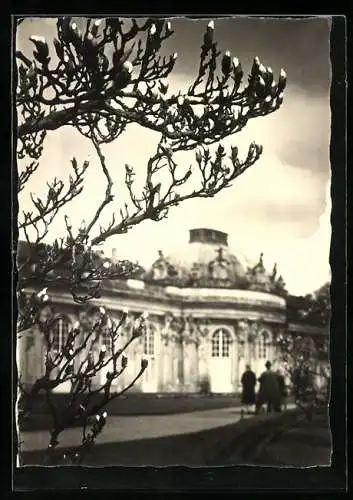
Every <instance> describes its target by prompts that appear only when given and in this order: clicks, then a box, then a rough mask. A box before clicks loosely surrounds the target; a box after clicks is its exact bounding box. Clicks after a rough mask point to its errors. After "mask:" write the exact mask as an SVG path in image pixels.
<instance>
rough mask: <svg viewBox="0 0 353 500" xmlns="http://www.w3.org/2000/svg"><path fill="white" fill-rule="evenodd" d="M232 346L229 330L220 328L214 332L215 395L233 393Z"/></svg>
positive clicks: (213, 366)
mask: <svg viewBox="0 0 353 500" xmlns="http://www.w3.org/2000/svg"><path fill="white" fill-rule="evenodd" d="M231 345H232V338H231V334H230V333H229V331H228V330H226V329H224V328H220V329H218V330H216V331H215V332H214V334H213V336H212V352H211V359H210V380H211V392H213V393H218V394H219V393H229V392H233V388H232V364H231V361H232V360H231V355H230V354H231V353H230V351H231Z"/></svg>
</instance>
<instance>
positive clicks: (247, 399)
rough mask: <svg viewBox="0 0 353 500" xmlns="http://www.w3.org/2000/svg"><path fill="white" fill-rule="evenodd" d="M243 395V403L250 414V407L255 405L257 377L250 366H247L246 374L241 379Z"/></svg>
mask: <svg viewBox="0 0 353 500" xmlns="http://www.w3.org/2000/svg"><path fill="white" fill-rule="evenodd" d="M241 385H242V388H243V390H242V395H241V402H242V404H243V405H244V406H245V408H246V412H247V414H248V415H249V414H250V407H251V406H253V405H254V404H255V386H256V375H255V373H254V372H253V371H252V370H251V367H250V365H246V368H245V372H244V373H243V375H242V377H241Z"/></svg>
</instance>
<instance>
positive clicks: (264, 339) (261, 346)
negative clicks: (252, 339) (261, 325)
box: [257, 331, 269, 359]
mask: <svg viewBox="0 0 353 500" xmlns="http://www.w3.org/2000/svg"><path fill="white" fill-rule="evenodd" d="M268 342H269V334H268V332H266V331H263V332H260V335H259V339H258V344H257V349H258V350H257V355H258V358H259V359H266V358H267V357H268Z"/></svg>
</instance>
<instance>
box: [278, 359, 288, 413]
mask: <svg viewBox="0 0 353 500" xmlns="http://www.w3.org/2000/svg"><path fill="white" fill-rule="evenodd" d="M276 373H277V377H278V384H279V392H280V398H281V399H280V408H281V409H282V407H284V409H286V407H287V403H286V401H287V389H286V381H285V378H284V375H283V374H282V372H281V370H280V369H278V370H277V371H276Z"/></svg>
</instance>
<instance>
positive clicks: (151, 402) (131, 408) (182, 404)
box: [20, 394, 239, 431]
mask: <svg viewBox="0 0 353 500" xmlns="http://www.w3.org/2000/svg"><path fill="white" fill-rule="evenodd" d="M65 400H66V396H65V395H63V394H56V395H55V405H56V406H57V407H58V408H63V407H64V404H65ZM237 405H239V397H237V396H227V395H226V396H201V395H187V396H185V394H182V395H155V394H153V395H148V394H141V395H140V394H138V395H137V394H132V395H129V396H126V397H120V398H117V399H116V400H114V401H112V402H111V403H110V404H109V405H108V406H107V407H106V410H107V412H108V413H109V415H126V416H127V415H135V416H137V415H172V414H178V413H190V412H195V411H203V410H213V409H218V408H230V407H232V406H237ZM50 425H51V418H50V416H49V414H48V409H47V406H46V404H45V402H44V400H43V399H39V400H38V401H37V402H36V405H35V406H34V411H33V415H32V416H31V418H30V419H28V420H26V421H24V422H23V423H22V424H21V426H20V428H21V430H23V431H30V430H46V429H49V427H50Z"/></svg>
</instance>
